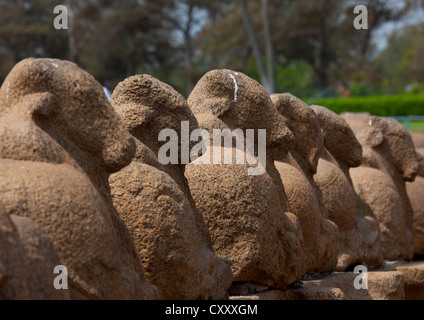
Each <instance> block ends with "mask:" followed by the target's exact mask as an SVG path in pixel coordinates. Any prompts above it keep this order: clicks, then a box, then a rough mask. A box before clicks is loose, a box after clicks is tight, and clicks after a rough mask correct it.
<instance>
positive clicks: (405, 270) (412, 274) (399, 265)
mask: <svg viewBox="0 0 424 320" xmlns="http://www.w3.org/2000/svg"><path fill="white" fill-rule="evenodd" d="M384 269H385V270H396V271H398V272H400V273H402V274H403V277H404V278H405V300H424V262H423V261H417V262H415V261H413V262H409V263H405V262H404V261H386V263H385V266H384Z"/></svg>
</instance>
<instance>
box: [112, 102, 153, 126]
mask: <svg viewBox="0 0 424 320" xmlns="http://www.w3.org/2000/svg"><path fill="white" fill-rule="evenodd" d="M113 107H114V109H115V110H116V112H117V113H118V114H119V116H120V117H121V118H122V120H123V121H124V122H125V124H126V125H127V127H128V129H129V130H130V131H131V130H134V129H136V128H138V127H140V126H141V125H145V124H147V123H149V122H150V121H151V120H152V119H153V117H154V116H155V110H154V109H153V108H150V107H147V106H145V105H141V104H137V103H131V102H129V103H124V104H120V105H113Z"/></svg>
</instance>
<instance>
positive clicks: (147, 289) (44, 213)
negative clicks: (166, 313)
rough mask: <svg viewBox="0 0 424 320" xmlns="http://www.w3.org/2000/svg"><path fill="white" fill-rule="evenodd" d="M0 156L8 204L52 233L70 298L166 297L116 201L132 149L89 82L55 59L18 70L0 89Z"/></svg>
mask: <svg viewBox="0 0 424 320" xmlns="http://www.w3.org/2000/svg"><path fill="white" fill-rule="evenodd" d="M0 146H1V147H0V158H1V160H0V177H1V178H0V194H1V197H0V202H1V203H2V205H3V206H4V208H5V210H6V212H7V213H9V214H16V215H18V216H20V217H28V218H31V219H32V220H33V221H34V222H36V223H37V225H38V226H39V227H40V228H41V229H42V230H43V231H44V232H45V233H46V235H47V236H48V238H49V239H50V241H51V242H52V243H53V245H54V247H55V249H56V251H57V253H58V255H59V258H60V260H61V261H62V263H63V265H65V266H66V267H67V269H68V272H69V290H70V295H71V298H76V299H142V298H145V299H146V298H155V297H158V295H157V289H156V288H155V287H153V286H152V285H150V284H149V283H148V282H147V280H146V278H145V275H144V270H143V268H142V265H141V263H140V261H139V257H138V255H137V252H136V250H135V247H134V243H133V241H132V239H131V237H130V235H129V232H128V230H127V229H126V227H125V224H124V223H123V221H122V220H121V219H120V218H119V216H118V215H117V213H116V212H115V209H114V207H113V205H111V201H110V194H109V191H108V188H109V185H108V183H107V177H108V175H109V174H110V173H111V172H113V171H116V170H119V169H120V168H122V167H123V166H125V165H127V164H128V163H129V162H130V160H131V158H132V156H133V155H134V152H135V147H134V143H133V141H132V139H131V136H130V134H129V132H128V131H127V129H126V128H125V125H124V124H123V123H121V121H120V119H119V116H118V115H117V114H116V113H115V112H114V111H113V109H112V107H111V106H110V104H109V102H108V100H107V98H106V97H105V95H104V92H103V90H102V87H101V85H100V84H99V83H98V82H97V81H96V80H95V79H94V78H93V77H92V76H91V75H89V74H88V73H86V72H85V71H83V70H81V69H80V68H79V67H78V66H77V65H75V64H74V63H71V62H66V61H61V60H55V59H26V60H23V61H21V62H20V63H19V64H17V65H16V66H15V67H14V68H13V70H12V71H11V72H10V74H9V75H8V77H7V78H6V79H5V82H4V83H3V86H2V87H1V89H0Z"/></svg>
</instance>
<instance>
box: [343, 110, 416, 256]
mask: <svg viewBox="0 0 424 320" xmlns="http://www.w3.org/2000/svg"><path fill="white" fill-rule="evenodd" d="M345 119H346V121H347V122H348V123H350V121H352V120H353V119H354V117H352V116H345ZM356 127H358V128H359V129H360V128H361V127H360V126H356ZM355 134H356V136H357V138H358V140H359V142H360V143H361V145H362V148H363V161H362V165H361V166H360V167H358V168H352V169H351V170H350V175H351V177H352V181H353V185H354V188H355V191H356V193H357V194H358V195H359V196H360V197H361V198H362V199H363V200H364V201H365V202H366V203H367V204H368V205H369V206H370V207H371V209H372V211H373V213H374V215H375V216H376V218H377V219H378V221H379V226H380V234H381V242H382V250H383V256H384V258H386V259H400V258H404V259H406V260H410V259H412V257H413V255H414V243H413V233H412V225H413V213H412V208H411V203H410V201H409V198H408V196H407V193H406V188H405V182H406V181H414V179H415V177H416V175H417V174H418V171H419V168H420V163H419V159H418V157H417V153H416V151H415V147H414V145H413V143H412V139H411V136H410V134H409V132H408V131H407V130H406V129H405V128H404V127H403V126H402V125H401V124H400V123H399V122H398V121H396V120H394V119H391V118H384V117H375V116H370V117H368V119H365V120H363V125H362V130H361V131H360V132H355Z"/></svg>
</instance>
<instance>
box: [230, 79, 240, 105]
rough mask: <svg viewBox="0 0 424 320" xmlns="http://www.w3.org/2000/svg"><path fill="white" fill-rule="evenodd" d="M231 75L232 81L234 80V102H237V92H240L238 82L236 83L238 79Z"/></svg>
mask: <svg viewBox="0 0 424 320" xmlns="http://www.w3.org/2000/svg"><path fill="white" fill-rule="evenodd" d="M229 75H230V77H231V79H233V81H234V102H237V91H238V85H237V81H236V78H235V77H234V76H233V75H232V74H231V73H229ZM236 75H237V73H236Z"/></svg>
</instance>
